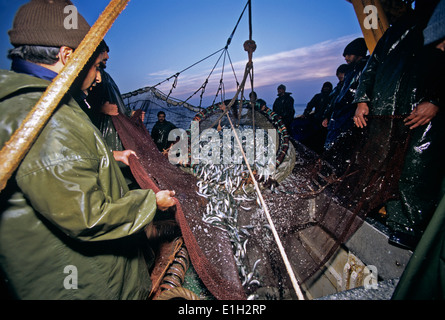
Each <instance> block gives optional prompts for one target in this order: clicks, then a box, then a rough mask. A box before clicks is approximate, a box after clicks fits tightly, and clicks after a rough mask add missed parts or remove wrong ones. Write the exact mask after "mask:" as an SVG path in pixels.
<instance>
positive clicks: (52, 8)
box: [8, 0, 90, 49]
mask: <svg viewBox="0 0 445 320" xmlns="http://www.w3.org/2000/svg"><path fill="white" fill-rule="evenodd" d="M70 5H71V6H72V5H73V3H72V2H71V1H70V0H31V1H30V2H28V3H27V4H25V5H23V6H21V7H20V8H19V10H18V11H17V13H16V15H15V18H14V22H13V26H12V29H11V30H9V31H8V34H9V39H10V42H11V44H12V45H13V46H15V47H17V46H21V45H38V46H48V47H61V46H67V47H70V48H72V49H76V48H77V47H78V46H79V44H80V43H81V42H82V40H83V38H84V37H85V36H86V34H87V33H88V31H89V30H90V25H89V24H88V23H87V22H86V20H85V19H84V17H82V16H81V15H80V14H78V13H77V15H76V14H75V11H74V13H73V11H72V10H68V9H70V8H67V10H66V12H64V11H65V8H66V7H67V6H70ZM72 14H74V16H73V17H70V15H72ZM71 18H74V19H77V21H76V22H77V24H72V26H74V27H75V28H72V26H71V28H70V24H69V23H67V21H68V22H69V20H70V19H71ZM65 20H67V21H65ZM67 26H68V27H67Z"/></svg>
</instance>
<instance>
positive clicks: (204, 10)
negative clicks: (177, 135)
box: [0, 0, 361, 106]
mask: <svg viewBox="0 0 445 320" xmlns="http://www.w3.org/2000/svg"><path fill="white" fill-rule="evenodd" d="M26 2H27V0H12V1H11V0H0V28H1V32H2V34H3V35H2V36H1V37H0V39H1V42H0V50H1V52H2V54H1V55H0V68H2V69H9V66H10V62H9V61H8V60H7V59H6V53H7V50H8V49H9V48H10V47H11V46H10V44H9V38H8V35H7V30H9V29H10V28H11V26H12V20H13V17H14V14H15V12H16V11H17V9H18V8H19V7H20V6H21V5H22V4H24V3H26ZM246 2H247V0H218V1H217V0H162V1H154V0H131V1H130V3H129V5H128V6H127V8H126V9H125V10H124V11H123V13H122V14H121V15H120V16H119V17H118V19H117V21H116V22H115V24H114V25H113V27H112V29H111V30H110V31H109V33H108V34H107V36H106V38H105V39H106V41H107V43H108V45H109V46H110V49H111V51H110V60H109V63H108V71H109V73H110V74H111V75H112V76H113V78H114V79H115V81H116V82H117V84H118V85H119V87H120V89H121V92H122V93H125V92H129V91H133V90H137V89H139V88H142V87H145V86H153V85H155V84H157V83H159V82H161V81H162V80H164V79H166V78H168V77H169V76H171V75H173V74H175V73H176V72H179V71H181V70H183V69H185V68H187V67H189V66H191V65H192V64H194V63H195V62H198V61H199V60H201V59H202V58H204V57H206V56H208V55H210V54H212V53H214V52H216V51H217V50H219V49H221V48H223V47H224V46H225V44H226V41H227V39H228V37H229V35H230V34H231V32H232V30H233V28H234V27H235V25H236V22H237V20H238V18H239V16H240V14H241V12H242V10H243V8H244V6H245V4H246ZM73 3H74V4H75V5H76V6H77V8H78V10H79V12H80V13H81V14H82V15H83V16H84V17H85V18H86V20H87V21H88V22H89V23H90V24H91V25H92V24H93V23H94V22H95V20H96V19H97V18H98V17H99V15H100V13H101V12H102V11H103V10H104V8H105V7H106V6H107V4H108V0H93V1H92V0H73ZM252 23H253V40H254V41H255V42H256V44H257V47H258V48H257V50H256V52H255V53H254V56H253V62H254V71H255V77H254V89H255V91H256V92H257V93H258V96H259V97H260V98H263V99H264V100H266V102H267V103H268V105H269V106H271V105H272V104H273V100H274V99H275V97H276V88H277V86H278V85H279V84H281V83H283V84H285V85H286V86H287V89H288V91H289V92H292V93H293V97H294V99H295V102H296V103H301V104H302V103H307V102H308V101H309V100H310V98H311V97H312V96H313V95H314V94H316V93H318V92H319V91H320V89H321V86H322V84H323V82H325V81H331V82H333V84H334V85H335V84H336V83H337V79H336V78H335V70H336V68H337V67H338V66H339V65H340V64H342V63H344V60H343V57H342V52H343V49H344V47H345V46H346V45H347V44H348V43H349V42H350V41H352V40H353V39H355V38H356V37H359V36H361V31H360V26H359V23H358V20H357V17H356V16H355V13H354V9H353V7H352V5H351V4H350V3H349V2H347V1H346V0H320V1H307V0H252ZM248 37H249V32H248V15H247V11H246V13H245V15H244V17H243V19H242V20H241V22H240V25H239V27H238V29H237V31H236V34H235V36H234V39H233V41H232V43H231V45H230V47H229V54H230V58H231V60H232V63H233V65H234V68H235V71H236V74H237V78H238V80H239V81H240V80H241V78H242V76H243V71H244V67H245V64H246V62H247V53H246V52H245V51H244V49H243V43H244V41H245V40H247V39H248ZM218 57H219V55H215V56H213V57H212V58H211V59H208V60H206V61H205V62H203V63H200V64H199V65H197V66H196V67H193V68H191V69H190V70H188V71H186V72H184V73H183V74H181V75H180V77H179V79H178V84H177V87H176V89H175V90H174V91H173V93H172V96H173V97H176V98H183V99H185V98H188V97H189V96H190V95H191V94H192V93H193V92H195V91H196V90H197V89H198V88H199V87H200V86H201V85H202V84H203V82H204V81H205V79H206V77H207V76H208V75H209V73H210V70H211V69H212V68H213V66H214V65H215V63H216V61H217V58H218ZM221 66H222V64H219V65H218V67H221ZM220 77H221V70H220V69H216V70H215V71H214V73H213V76H212V78H211V79H210V83H209V85H208V87H207V89H206V94H207V95H209V96H210V97H209V98H207V100H205V101H204V104H205V103H206V101H210V102H211V101H212V100H213V98H214V96H215V94H216V87H217V85H218V84H219V80H220ZM224 82H225V89H226V98H227V99H231V98H232V97H233V89H234V85H235V81H234V77H233V73H232V72H231V68H230V65H229V64H228V62H226V66H225V76H224ZM171 85H172V82H167V83H165V84H164V85H162V86H160V87H159V89H161V90H162V91H164V92H166V93H168V92H169V91H170V88H171ZM249 90H250V87H249ZM198 100H199V94H198V96H197V98H196V99H192V100H191V101H190V102H192V103H195V104H197V103H198ZM204 106H205V105H204Z"/></svg>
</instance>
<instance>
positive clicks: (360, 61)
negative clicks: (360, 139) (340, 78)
mask: <svg viewBox="0 0 445 320" xmlns="http://www.w3.org/2000/svg"><path fill="white" fill-rule="evenodd" d="M367 51H368V48H367V46H366V42H365V39H364V38H357V39H355V40H353V41H352V42H350V43H349V44H348V45H347V46H346V48H345V50H344V52H343V57H344V58H345V61H346V63H347V64H348V65H349V67H350V69H349V71H348V73H347V74H346V75H345V82H344V85H343V88H342V90H341V92H340V93H339V95H338V96H337V98H336V99H335V101H334V102H333V106H332V116H331V119H329V124H328V133H327V137H326V141H325V145H324V147H325V150H329V149H330V148H332V146H333V145H334V143H336V142H337V140H338V138H339V137H341V136H342V135H344V134H346V133H347V132H348V131H349V130H350V129H351V128H352V126H353V125H354V123H353V121H352V118H353V116H354V113H355V109H356V104H354V103H353V100H354V94H355V90H356V89H357V86H358V84H359V80H360V76H361V74H362V71H363V68H364V67H365V66H366V63H367V61H368V58H369V57H368V56H367V55H366V54H367Z"/></svg>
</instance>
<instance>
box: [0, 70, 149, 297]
mask: <svg viewBox="0 0 445 320" xmlns="http://www.w3.org/2000/svg"><path fill="white" fill-rule="evenodd" d="M48 84H49V82H48V81H45V80H41V79H38V78H35V77H31V76H28V75H23V74H18V73H14V72H10V71H5V70H0V146H3V145H4V144H5V142H7V141H8V140H9V138H10V136H11V135H12V133H13V132H14V131H15V130H16V129H17V128H18V127H19V125H20V124H21V122H22V120H23V119H24V118H25V116H26V115H27V114H28V112H29V111H30V110H31V108H32V107H33V106H34V105H35V103H36V102H37V101H38V99H39V97H40V96H41V95H42V93H43V92H44V91H45V89H46V87H47V86H48ZM0 202H1V203H0V267H1V271H2V272H3V276H4V277H5V279H6V281H7V283H8V285H9V287H10V288H11V291H12V292H13V294H14V295H15V296H16V297H17V298H19V299H143V298H146V297H147V296H148V293H149V290H150V289H151V282H150V277H149V272H148V268H149V266H150V263H152V262H153V256H152V253H151V251H150V250H149V248H145V245H146V242H145V241H144V233H143V232H142V231H143V229H144V228H145V227H146V226H147V225H148V224H149V223H151V221H152V220H153V217H154V215H155V212H156V197H155V194H154V192H153V191H151V190H133V191H129V190H128V187H127V185H126V182H125V179H124V177H123V175H122V173H121V171H120V169H119V167H118V164H117V162H116V161H115V160H114V158H113V156H112V153H111V152H110V150H109V149H108V147H107V145H106V143H105V142H104V140H103V138H102V135H101V133H100V132H99V130H97V128H95V127H94V125H93V124H92V123H91V121H90V120H89V119H88V117H87V115H86V114H85V113H84V112H83V111H82V110H81V109H80V107H79V106H78V105H77V103H76V102H75V101H74V100H73V99H72V98H65V99H64V101H63V102H62V103H61V105H60V106H59V107H58V108H57V110H56V111H55V113H54V114H53V116H52V117H51V119H50V121H49V123H48V124H47V125H46V126H45V128H44V129H43V131H42V132H41V134H40V135H39V137H38V139H37V141H36V142H35V143H34V145H33V146H32V148H31V149H30V151H29V152H28V153H27V155H26V157H25V158H24V160H23V161H22V162H21V164H20V166H19V167H18V169H17V170H16V172H15V173H14V176H13V177H12V178H11V179H10V180H9V181H8V185H7V187H6V188H5V189H4V190H3V191H2V192H1V193H0Z"/></svg>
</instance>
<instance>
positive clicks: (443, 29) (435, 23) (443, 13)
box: [423, 0, 445, 45]
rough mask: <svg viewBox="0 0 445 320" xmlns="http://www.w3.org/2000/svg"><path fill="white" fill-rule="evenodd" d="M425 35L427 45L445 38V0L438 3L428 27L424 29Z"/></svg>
mask: <svg viewBox="0 0 445 320" xmlns="http://www.w3.org/2000/svg"><path fill="white" fill-rule="evenodd" d="M423 35H424V37H425V45H428V44H431V43H433V42H436V41H439V40H442V39H444V38H445V0H441V1H440V3H439V4H438V5H437V7H436V9H435V10H434V13H433V15H432V17H431V19H430V21H429V22H428V25H427V27H426V28H425V30H423Z"/></svg>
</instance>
